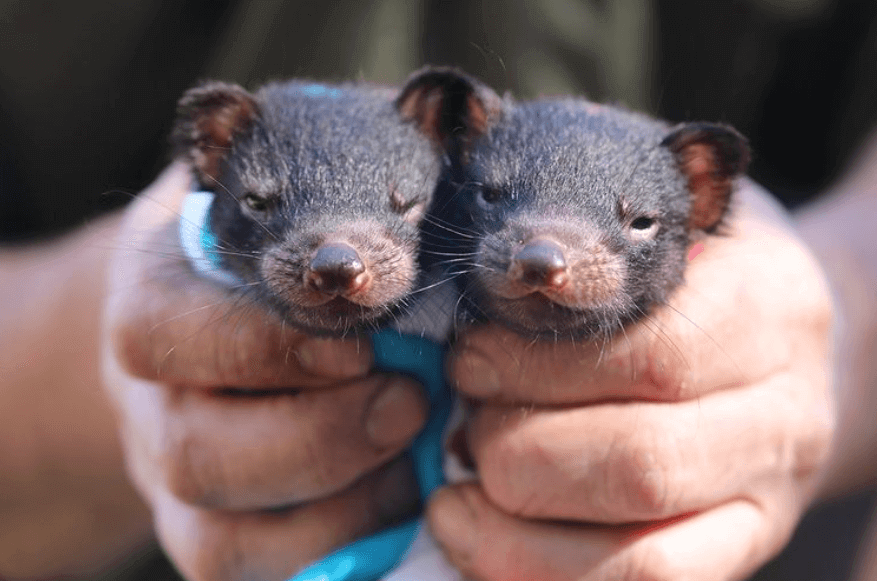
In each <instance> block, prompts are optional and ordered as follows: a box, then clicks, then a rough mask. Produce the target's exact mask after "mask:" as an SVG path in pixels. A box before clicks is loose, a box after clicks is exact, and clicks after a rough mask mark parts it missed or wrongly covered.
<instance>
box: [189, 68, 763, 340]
mask: <svg viewBox="0 0 877 581" xmlns="http://www.w3.org/2000/svg"><path fill="white" fill-rule="evenodd" d="M174 145H175V147H176V150H177V155H178V156H180V157H182V158H184V159H187V160H188V161H189V162H190V163H191V164H192V166H193V168H194V170H195V176H196V179H197V181H198V182H199V184H198V185H199V187H200V188H201V189H204V190H209V191H212V192H214V193H215V201H214V203H213V205H212V207H211V209H210V213H209V216H208V218H207V219H208V225H209V228H210V230H211V231H212V232H213V233H214V234H215V236H216V239H217V241H218V243H217V247H218V248H217V254H216V256H217V257H218V262H219V264H218V267H219V268H221V269H223V270H225V271H227V272H231V273H233V274H234V275H235V277H236V278H237V279H239V280H240V281H241V286H240V288H241V289H242V291H243V292H246V293H249V294H251V295H254V296H255V297H256V300H258V301H260V302H261V303H263V304H266V305H269V306H270V308H272V309H273V310H275V311H276V312H277V313H278V314H279V315H280V316H282V317H283V318H284V319H285V320H286V321H288V322H289V323H291V324H293V325H294V326H296V327H298V328H299V329H301V330H304V331H307V332H313V333H319V334H329V335H343V334H345V333H349V332H356V331H358V330H367V329H375V328H377V327H379V326H381V325H382V324H383V323H385V322H388V321H392V320H394V319H395V318H398V317H400V316H402V315H403V314H404V313H405V311H406V310H409V309H412V308H414V307H416V305H417V302H418V301H417V298H418V291H419V290H420V289H423V288H425V287H427V286H429V285H431V284H434V283H435V282H436V278H435V277H436V274H435V273H436V272H440V273H442V274H441V275H440V276H441V277H444V278H446V279H453V280H455V281H456V282H457V286H458V288H459V290H460V291H461V296H462V297H463V300H462V301H460V302H458V303H457V305H456V307H455V311H456V312H457V313H458V317H459V315H460V314H461V313H462V314H463V315H464V316H465V317H467V318H469V319H487V320H493V321H496V322H499V323H501V324H503V325H506V326H508V327H510V328H512V329H515V330H517V331H519V332H522V333H525V334H528V335H530V336H550V337H569V338H574V339H591V338H595V337H607V336H609V335H610V334H611V333H613V332H614V331H616V330H618V329H619V328H620V327H622V326H623V325H625V324H627V323H629V322H631V321H634V320H636V319H638V318H640V317H642V316H644V315H645V314H646V313H647V312H648V310H649V309H650V308H651V307H653V306H654V305H657V304H660V303H662V302H663V301H665V300H666V299H667V297H668V295H669V293H670V292H671V291H672V290H673V289H674V288H675V287H676V286H678V285H679V284H680V282H681V281H682V277H683V271H684V267H685V263H686V254H687V248H688V246H689V245H690V243H691V241H692V240H693V239H694V237H696V236H698V235H699V233H703V232H712V231H714V230H715V229H716V228H717V226H718V225H719V224H720V223H721V221H722V218H723V216H724V215H725V213H726V210H727V208H728V205H729V199H730V196H731V194H732V190H733V185H734V178H735V177H737V176H738V175H740V174H741V173H742V172H744V170H745V168H746V165H747V163H748V160H749V152H748V146H747V143H746V140H745V139H744V138H743V137H741V136H740V135H739V134H738V133H737V132H736V131H735V130H733V129H731V128H729V127H726V126H722V125H715V124H705V123H688V124H683V125H679V126H676V127H670V126H668V125H667V124H665V123H663V122H660V121H656V120H653V119H651V118H648V117H646V116H643V115H641V114H637V113H633V112H630V111H627V110H623V109H620V108H616V107H608V106H601V105H597V104H594V103H591V102H588V101H585V100H583V99H576V98H551V99H539V100H535V101H529V102H517V101H514V100H513V99H512V98H510V97H499V96H498V95H497V94H496V93H495V92H494V91H493V90H491V89H490V88H489V87H487V86H485V85H484V84H483V83H481V82H479V81H478V80H476V79H474V78H473V77H471V76H468V75H466V74H464V73H462V72H460V71H457V70H454V69H448V68H426V69H423V70H421V71H418V72H417V73H415V74H414V75H413V76H412V77H411V78H410V80H409V81H408V83H407V84H406V85H405V86H404V88H402V89H401V91H400V90H398V89H390V88H385V87H377V86H370V85H366V84H361V83H349V84H338V85H326V84H314V83H310V82H302V81H292V82H285V83H277V84H270V85H267V86H265V87H263V88H262V89H260V90H259V91H258V92H257V93H255V94H251V93H249V92H247V91H245V90H244V89H242V88H240V87H237V86H234V85H227V84H222V83H207V84H204V85H201V86H199V87H196V88H194V89H192V90H190V91H189V92H188V93H186V95H185V96H184V97H183V99H182V100H181V102H180V109H179V118H178V121H177V126H176V129H175V132H174Z"/></svg>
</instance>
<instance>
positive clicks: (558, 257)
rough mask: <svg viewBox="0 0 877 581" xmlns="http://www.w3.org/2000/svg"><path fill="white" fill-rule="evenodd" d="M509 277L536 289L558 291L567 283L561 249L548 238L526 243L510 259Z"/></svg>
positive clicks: (565, 267)
mask: <svg viewBox="0 0 877 581" xmlns="http://www.w3.org/2000/svg"><path fill="white" fill-rule="evenodd" d="M508 274H509V276H510V277H511V278H512V279H513V280H515V281H517V282H520V283H523V284H525V285H528V286H531V287H534V288H537V289H540V288H541V289H555V290H556V289H560V288H562V287H563V286H565V285H566V284H567V283H568V282H569V267H568V265H567V261H566V256H565V254H564V251H563V248H562V247H561V246H560V244H558V243H557V242H555V241H553V240H550V239H548V238H536V239H533V240H530V241H528V242H527V243H526V244H525V245H524V246H523V247H522V248H521V249H520V250H518V251H517V252H516V253H515V255H514V256H513V257H512V260H511V264H510V265H509V272H508Z"/></svg>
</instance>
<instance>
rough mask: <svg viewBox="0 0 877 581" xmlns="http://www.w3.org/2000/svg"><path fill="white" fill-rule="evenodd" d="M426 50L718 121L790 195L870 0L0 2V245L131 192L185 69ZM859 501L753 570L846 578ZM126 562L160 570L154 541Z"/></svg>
mask: <svg viewBox="0 0 877 581" xmlns="http://www.w3.org/2000/svg"><path fill="white" fill-rule="evenodd" d="M426 63H432V64H455V65H459V66H461V67H463V68H464V69H465V70H467V71H468V72H470V73H472V74H475V75H477V76H479V77H481V78H482V79H483V80H485V81H486V82H488V83H489V84H491V85H492V86H493V87H494V88H495V89H497V90H498V91H500V92H503V91H511V92H512V93H513V94H514V95H515V96H517V97H519V98H530V97H538V96H539V95H552V94H561V93H574V94H581V95H586V96H588V97H590V98H592V99H594V100H599V101H608V102H612V103H619V104H623V105H626V106H628V107H631V108H635V109H639V110H644V111H647V112H651V113H653V114H655V115H658V116H660V117H663V118H666V119H668V120H671V121H684V120H708V121H723V122H726V123H730V124H732V125H734V126H735V127H737V128H738V129H739V130H740V131H742V132H743V133H744V134H745V135H747V136H748V137H749V138H750V140H751V143H752V147H753V150H754V152H755V157H754V162H753V165H752V168H751V172H750V173H751V175H752V176H753V177H754V178H755V179H756V180H758V181H759V182H761V183H762V184H764V185H765V186H767V188H768V189H770V190H771V191H772V192H774V193H775V194H776V195H777V196H778V197H779V198H780V199H781V200H782V201H783V203H785V204H786V205H787V206H790V207H793V206H795V205H798V204H801V203H803V202H805V201H806V200H808V199H810V198H812V197H813V196H815V195H817V194H818V193H819V192H820V191H823V190H824V189H826V187H827V186H829V185H830V184H831V183H832V180H834V179H836V178H837V177H838V175H839V173H840V172H841V171H842V169H843V167H844V164H845V163H846V162H847V160H848V159H849V158H850V156H851V154H852V153H853V152H854V151H855V150H856V148H857V147H858V146H859V145H860V144H861V143H862V141H863V140H864V138H865V137H866V136H867V134H868V133H869V131H870V130H871V129H872V128H873V127H874V126H875V125H877V2H874V1H873V0H860V1H859V0H846V1H841V0H838V1H831V0H729V1H724V2H705V1H703V0H531V1H523V0H520V1H505V2H504V1H501V0H475V1H471V2H464V1H440V0H414V1H404V0H359V1H355V0H345V1H339V2H330V1H326V0H303V1H299V2H282V1H279V0H261V1H260V0H251V1H233V0H178V1H164V2H162V1H155V0H139V1H137V2H131V1H129V0H104V1H99V2H98V1H91V0H78V1H76V2H41V1H36V0H33V1H26V0H0V243H7V244H11V243H17V242H26V241H29V240H33V239H36V238H43V237H47V236H52V235H56V234H59V233H61V232H64V231H66V230H69V229H71V228H74V227H76V226H79V225H82V224H83V223H84V222H85V221H87V220H88V219H90V218H92V217H94V216H95V215H98V214H100V213H102V212H106V211H108V210H110V209H113V208H117V207H119V206H122V205H124V204H125V203H126V202H128V201H129V200H130V199H131V197H132V196H133V195H135V194H136V192H137V191H138V190H139V189H141V188H142V187H143V186H145V185H146V184H148V183H149V182H150V181H151V180H152V179H153V178H154V177H155V176H156V174H157V173H158V172H159V171H160V170H161V168H162V167H163V166H164V165H165V164H166V163H167V162H168V160H169V158H168V147H167V135H168V133H169V130H170V127H171V124H172V122H173V119H174V115H175V104H176V100H177V99H178V98H179V96H180V95H181V94H182V93H183V91H185V89H186V88H188V87H189V86H191V85H192V84H193V83H195V82H196V81H197V80H199V79H205V78H216V79H223V80H229V81H235V82H238V83H240V84H242V85H244V86H245V87H248V88H256V87H257V86H258V85H260V84H261V83H263V82H265V81H267V80H273V79H282V78H287V77H293V76H295V77H310V78H316V79H324V80H343V79H367V80H370V81H377V82H382V83H389V84H396V83H400V82H402V81H404V79H405V78H406V77H407V76H408V74H409V73H410V72H411V71H412V70H414V69H415V68H417V67H419V66H421V65H423V64H426ZM871 504H872V497H871V496H870V495H867V494H863V495H861V496H859V497H856V498H853V499H849V500H847V501H844V502H841V503H837V504H834V505H830V506H825V507H822V508H820V509H819V510H817V511H816V512H815V513H813V514H812V515H811V516H810V517H809V518H808V520H807V521H806V522H805V524H804V526H803V527H802V528H801V530H800V532H799V534H798V536H797V537H796V539H795V542H793V544H792V545H791V547H790V548H789V549H788V550H787V551H786V553H784V555H783V556H782V557H781V558H780V559H778V560H777V561H775V562H774V563H771V564H770V565H768V567H766V568H765V569H764V570H763V571H762V572H761V573H760V574H759V576H758V577H757V579H758V580H759V581H765V580H786V579H788V580H792V579H795V580H799V579H808V580H810V579H812V580H823V579H825V580H828V579H838V580H840V579H844V578H845V577H846V572H847V571H848V570H849V567H850V565H851V562H852V559H853V555H854V552H855V548H856V542H857V538H858V535H859V534H860V532H861V529H862V527H863V526H864V522H865V520H866V516H865V514H866V510H867V509H868V507H869V506H871ZM126 569H127V572H126V575H127V577H126V578H142V579H158V578H164V577H167V578H172V575H173V574H172V572H171V569H170V567H169V565H167V563H166V562H164V561H163V560H162V558H161V556H160V555H159V554H157V553H154V554H152V555H150V556H149V557H148V558H144V559H143V560H141V561H140V562H138V563H132V564H130V565H129V566H127V567H126ZM138 575H139V577H138Z"/></svg>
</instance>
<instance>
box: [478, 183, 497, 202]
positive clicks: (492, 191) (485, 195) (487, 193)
mask: <svg viewBox="0 0 877 581" xmlns="http://www.w3.org/2000/svg"><path fill="white" fill-rule="evenodd" d="M481 198H482V199H483V200H484V201H485V202H487V203H488V204H496V203H497V202H499V201H500V200H501V199H502V189H500V188H494V187H490V186H483V187H482V188H481Z"/></svg>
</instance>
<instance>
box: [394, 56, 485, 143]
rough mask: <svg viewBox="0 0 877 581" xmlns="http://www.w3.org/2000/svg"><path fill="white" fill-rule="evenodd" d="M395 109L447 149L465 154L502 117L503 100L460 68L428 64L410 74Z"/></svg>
mask: <svg viewBox="0 0 877 581" xmlns="http://www.w3.org/2000/svg"><path fill="white" fill-rule="evenodd" d="M396 108H397V109H398V110H399V113H400V114H401V115H402V118H403V119H406V120H411V121H414V122H415V123H416V124H417V126H418V128H419V129H420V130H421V131H422V132H423V133H424V134H425V135H426V136H427V137H429V138H430V139H432V140H433V141H434V142H435V143H437V144H439V145H440V146H441V147H443V148H444V149H445V150H448V151H453V152H455V153H462V154H465V151H466V149H467V146H468V144H469V143H470V142H471V141H472V140H473V139H475V138H476V137H478V136H479V135H483V134H484V133H485V132H486V131H487V129H488V127H490V124H491V123H493V122H494V121H495V120H496V118H497V117H498V116H499V114H500V111H501V108H502V100H501V99H500V98H499V96H498V95H497V94H496V93H495V92H494V91H493V89H491V88H490V87H488V86H487V85H485V84H484V83H482V82H481V81H479V80H477V79H475V78H474V77H471V76H469V75H467V74H466V73H464V72H462V71H460V70H458V69H455V68H451V67H425V68H423V69H420V70H419V71H417V72H415V73H414V74H413V75H411V77H409V79H408V82H407V83H405V87H404V88H403V89H402V92H401V93H400V94H399V97H398V98H397V99H396Z"/></svg>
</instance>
